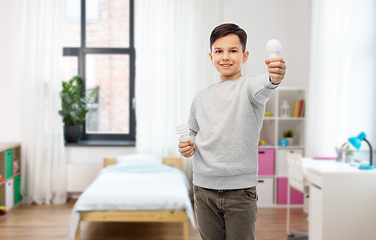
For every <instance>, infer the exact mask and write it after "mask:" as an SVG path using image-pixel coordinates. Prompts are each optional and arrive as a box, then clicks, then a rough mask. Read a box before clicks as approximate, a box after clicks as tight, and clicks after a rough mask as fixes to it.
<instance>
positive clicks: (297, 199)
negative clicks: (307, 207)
mask: <svg viewBox="0 0 376 240" xmlns="http://www.w3.org/2000/svg"><path fill="white" fill-rule="evenodd" d="M303 201H304V194H303V193H302V192H300V191H298V190H296V189H295V188H292V187H291V186H290V204H303ZM277 204H287V177H278V178H277Z"/></svg>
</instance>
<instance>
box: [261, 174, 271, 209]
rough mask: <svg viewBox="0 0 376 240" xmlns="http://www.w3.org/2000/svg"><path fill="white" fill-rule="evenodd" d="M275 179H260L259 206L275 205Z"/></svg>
mask: <svg viewBox="0 0 376 240" xmlns="http://www.w3.org/2000/svg"><path fill="white" fill-rule="evenodd" d="M273 193H274V179H273V178H259V179H258V183H257V195H258V202H257V205H258V206H272V205H273V203H274V198H273Z"/></svg>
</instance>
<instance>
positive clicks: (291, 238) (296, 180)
mask: <svg viewBox="0 0 376 240" xmlns="http://www.w3.org/2000/svg"><path fill="white" fill-rule="evenodd" d="M287 167H288V184H287V223H286V225H287V227H286V228H287V234H288V236H287V238H286V240H297V239H308V233H305V232H299V231H295V230H291V231H290V186H291V187H293V188H295V189H296V190H298V191H300V192H302V193H303V194H304V197H305V196H307V195H308V194H309V188H308V186H304V180H305V176H304V175H305V174H304V170H303V160H302V157H301V156H300V155H298V154H295V153H287Z"/></svg>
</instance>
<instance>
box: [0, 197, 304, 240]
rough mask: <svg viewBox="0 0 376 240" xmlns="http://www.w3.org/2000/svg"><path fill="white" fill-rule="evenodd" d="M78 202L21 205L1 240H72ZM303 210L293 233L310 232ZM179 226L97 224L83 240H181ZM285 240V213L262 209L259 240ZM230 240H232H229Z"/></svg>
mask: <svg viewBox="0 0 376 240" xmlns="http://www.w3.org/2000/svg"><path fill="white" fill-rule="evenodd" d="M74 203H75V200H70V201H68V203H66V204H62V205H53V204H52V205H18V206H17V207H16V208H14V209H13V210H12V211H11V212H9V213H8V214H7V215H5V216H1V217H0V240H47V239H48V240H56V239H64V240H66V239H70V238H69V235H68V234H69V224H70V216H71V211H72V209H73V205H74ZM306 218H307V215H306V214H305V213H304V212H303V209H301V208H297V209H291V226H292V229H295V230H299V231H308V222H307V221H306ZM182 232H183V228H182V224H180V223H94V222H83V223H82V224H81V236H82V238H81V239H82V240H89V239H90V240H99V239H100V240H120V239H121V240H181V239H182ZM285 238H286V209H281V208H259V209H258V215H257V224H256V239H257V240H279V239H280V240H283V239H285ZM189 239H190V240H199V239H200V237H199V234H198V230H197V228H196V229H194V228H192V226H190V229H189ZM230 240H231V239H230Z"/></svg>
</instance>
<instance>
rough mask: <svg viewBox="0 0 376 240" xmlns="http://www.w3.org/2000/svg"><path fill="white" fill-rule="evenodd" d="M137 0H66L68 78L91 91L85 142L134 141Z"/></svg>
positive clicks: (66, 65)
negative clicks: (91, 100)
mask: <svg viewBox="0 0 376 240" xmlns="http://www.w3.org/2000/svg"><path fill="white" fill-rule="evenodd" d="M133 13H134V1H133V0H81V1H77V0H65V23H64V51H63V77H64V79H63V80H64V81H68V80H70V79H71V78H72V77H73V76H75V75H77V74H78V75H80V76H81V78H82V80H83V84H84V87H85V90H86V93H89V92H90V91H92V90H93V89H95V88H96V87H99V89H100V90H99V93H98V94H97V96H95V98H94V100H93V102H92V103H91V104H90V105H89V106H88V109H89V112H88V113H87V115H86V121H85V122H84V125H83V129H84V131H83V135H82V138H81V139H82V140H83V141H124V140H129V141H134V140H135V126H136V120H135V109H134V105H133V102H134V78H135V49H134V43H133V36H134V34H133V32H134V28H133V24H134V20H133Z"/></svg>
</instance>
